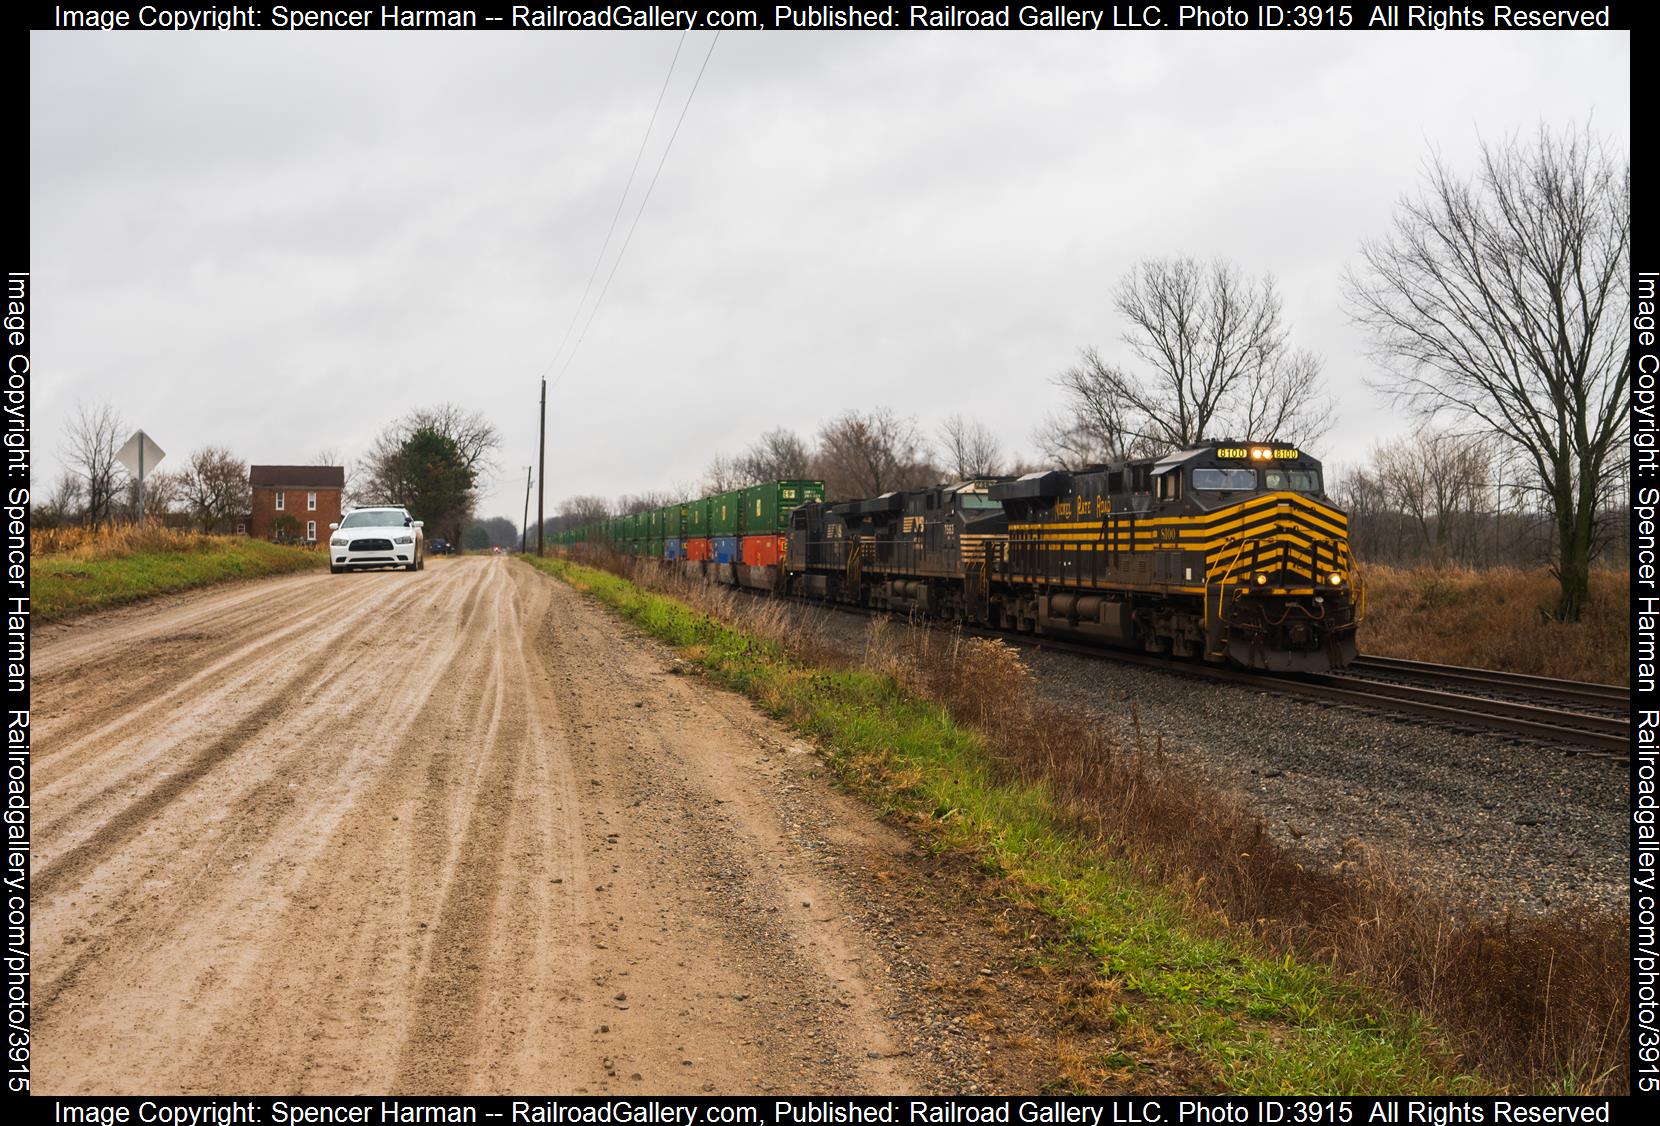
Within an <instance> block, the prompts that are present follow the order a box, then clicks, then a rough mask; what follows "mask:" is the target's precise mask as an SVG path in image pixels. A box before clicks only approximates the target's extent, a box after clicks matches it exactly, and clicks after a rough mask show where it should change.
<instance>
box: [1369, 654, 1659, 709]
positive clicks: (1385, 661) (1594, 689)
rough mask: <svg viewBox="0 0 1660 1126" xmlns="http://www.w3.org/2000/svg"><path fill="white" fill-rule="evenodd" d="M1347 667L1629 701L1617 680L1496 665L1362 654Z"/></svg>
mask: <svg viewBox="0 0 1660 1126" xmlns="http://www.w3.org/2000/svg"><path fill="white" fill-rule="evenodd" d="M1349 669H1350V670H1352V671H1354V672H1356V673H1366V672H1385V673H1404V674H1407V675H1410V676H1424V677H1432V678H1434V679H1436V680H1444V681H1447V682H1449V683H1453V684H1470V685H1476V686H1479V687H1486V688H1499V689H1508V690H1511V691H1516V692H1535V693H1538V694H1539V695H1541V696H1550V697H1554V698H1556V699H1560V700H1571V701H1573V702H1575V703H1580V704H1592V705H1595V706H1597V707H1616V708H1624V707H1629V706H1630V705H1631V689H1629V688H1623V687H1621V686H1620V685H1618V684H1596V683H1593V682H1591V681H1584V680H1558V679H1556V678H1555V677H1548V676H1530V675H1528V674H1527V673H1515V672H1504V671H1502V670H1499V669H1478V668H1470V667H1467V666H1465V665H1437V664H1432V663H1430V662H1428V661H1409V660H1406V659H1405V658H1402V657H1376V656H1372V655H1371V654H1365V655H1363V656H1361V657H1360V658H1358V659H1357V660H1356V661H1355V662H1354V663H1353V664H1351V665H1350V666H1349Z"/></svg>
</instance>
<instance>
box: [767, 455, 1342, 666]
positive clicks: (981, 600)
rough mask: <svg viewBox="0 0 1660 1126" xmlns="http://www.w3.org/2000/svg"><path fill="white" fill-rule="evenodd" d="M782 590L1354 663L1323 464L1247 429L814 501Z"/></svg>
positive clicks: (1173, 647) (1256, 655) (1203, 650)
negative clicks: (1244, 437) (1115, 459)
mask: <svg viewBox="0 0 1660 1126" xmlns="http://www.w3.org/2000/svg"><path fill="white" fill-rule="evenodd" d="M780 585H781V586H782V588H783V589H785V590H788V591H793V592H797V593H801V594H805V595H807V596H809V597H816V598H822V599H828V600H833V601H845V602H854V603H858V604H861V605H867V606H875V607H882V608H888V609H899V610H909V611H913V612H917V613H923V614H927V615H930V616H935V617H941V618H952V619H961V620H965V621H970V622H981V623H987V624H992V625H997V626H1000V627H1003V628H1008V629H1016V630H1022V631H1030V632H1034V633H1045V634H1059V635H1063V636H1071V637H1077V638H1082V639H1088V640H1093V641H1099V642H1104V643H1107V644H1113V645H1122V646H1133V647H1136V648H1140V649H1144V650H1147V651H1151V652H1162V653H1169V654H1172V655H1176V656H1189V657H1199V658H1203V659H1204V660H1207V661H1217V662H1224V661H1225V662H1230V663H1233V664H1237V665H1242V666H1245V667H1247V668H1258V669H1272V670H1278V671H1302V672H1318V671H1323V670H1326V669H1331V668H1340V667H1342V666H1344V665H1346V664H1348V663H1349V662H1350V661H1352V660H1353V659H1354V656H1355V652H1356V648H1355V630H1356V627H1357V626H1358V625H1359V621H1360V616H1361V611H1362V598H1363V595H1362V590H1361V587H1360V585H1359V582H1358V579H1357V578H1356V576H1355V574H1354V560H1353V557H1352V556H1351V555H1350V552H1349V543H1348V518H1347V516H1345V515H1344V513H1342V512H1341V511H1340V510H1338V509H1337V508H1336V507H1334V506H1333V505H1332V503H1331V501H1330V500H1329V499H1328V498H1327V497H1326V495H1325V492H1324V482H1323V480H1322V471H1321V467H1320V463H1319V462H1318V461H1317V460H1315V459H1314V458H1312V457H1310V456H1308V455H1307V454H1305V453H1303V452H1302V451H1300V450H1298V449H1296V448H1294V447H1291V446H1288V445H1285V444H1282V443H1246V442H1205V443H1202V444H1201V445H1199V446H1197V447H1195V448H1193V449H1188V450H1182V451H1179V452H1177V453H1173V454H1170V455H1168V456H1165V457H1161V458H1157V459H1143V460H1132V461H1125V462H1120V463H1116V464H1111V465H1103V466H1095V467H1091V468H1089V469H1085V470H1081V471H1076V472H1067V471H1059V470H1057V471H1051V472H1045V473H1032V474H1028V475H1026V476H1024V477H1021V478H1018V479H1008V478H991V479H981V480H976V481H968V482H963V483H960V484H956V485H947V486H939V487H936V488H932V489H923V490H918V491H915V492H904V493H888V494H886V495H884V496H881V497H876V498H873V499H870V500H861V501H851V502H847V503H844V504H837V505H822V504H812V505H804V506H802V507H801V508H799V509H797V510H796V511H795V513H793V514H792V517H791V523H790V530H789V541H788V548H787V553H786V556H785V559H784V563H783V574H782V575H781V583H780Z"/></svg>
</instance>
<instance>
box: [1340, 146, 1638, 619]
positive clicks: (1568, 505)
mask: <svg viewBox="0 0 1660 1126" xmlns="http://www.w3.org/2000/svg"><path fill="white" fill-rule="evenodd" d="M1426 181H1427V182H1426V183H1425V185H1424V186H1423V188H1422V189H1421V190H1420V192H1419V193H1418V195H1417V196H1416V197H1412V198H1406V199H1403V200H1402V201H1401V203H1400V207H1399V211H1398V213H1397V215H1396V217H1395V224H1394V228H1393V230H1392V231H1391V232H1390V233H1389V234H1388V235H1387V236H1385V237H1384V238H1382V239H1379V240H1376V241H1372V242H1367V243H1365V244H1364V245H1363V246H1362V248H1361V255H1362V260H1363V263H1364V265H1363V268H1362V269H1361V270H1360V271H1358V272H1356V271H1350V272H1349V274H1348V275H1347V276H1346V278H1345V286H1346V290H1347V296H1348V299H1349V302H1350V305H1351V308H1352V311H1353V315H1354V316H1355V318H1356V319H1357V320H1358V321H1359V322H1360V323H1362V324H1363V325H1365V326H1366V327H1367V328H1368V329H1370V330H1371V332H1372V335H1373V339H1374V341H1375V344H1376V352H1377V355H1378V356H1379V357H1380V358H1381V359H1382V361H1383V362H1384V363H1385V364H1386V365H1387V369H1388V372H1389V375H1388V376H1387V379H1386V382H1385V386H1386V387H1387V388H1388V389H1389V390H1390V391H1391V392H1393V393H1394V395H1395V396H1396V398H1397V400H1398V401H1401V402H1404V403H1407V404H1409V405H1411V406H1413V407H1414V408H1416V409H1417V410H1418V411H1419V412H1421V413H1422V414H1423V415H1425V416H1429V417H1433V416H1435V415H1437V414H1440V413H1448V414H1451V415H1453V416H1454V417H1456V418H1458V419H1459V420H1460V421H1461V422H1479V423H1481V424H1485V425H1486V426H1488V427H1490V428H1491V429H1492V431H1493V432H1494V433H1496V434H1498V435H1500V436H1501V437H1502V439H1503V440H1504V441H1505V442H1507V443H1509V444H1511V445H1513V446H1515V447H1517V448H1518V449H1520V450H1522V451H1524V452H1525V454H1526V455H1527V458H1528V460H1529V461H1530V462H1531V465H1532V468H1533V470H1534V472H1535V473H1536V474H1537V475H1538V478H1539V480H1540V481H1541V482H1542V483H1543V486H1544V491H1545V494H1546V496H1547V497H1548V499H1549V504H1550V511H1551V515H1552V517H1553V520H1554V523H1555V531H1556V550H1555V555H1556V560H1555V565H1554V566H1555V572H1556V576H1557V580H1558V583H1559V586H1560V594H1559V597H1558V602H1557V613H1558V615H1559V616H1560V617H1562V618H1564V619H1569V620H1572V619H1577V618H1578V617H1579V615H1580V611H1581V609H1582V608H1583V606H1584V604H1585V600H1586V599H1587V597H1589V593H1590V560H1591V550H1592V546H1593V543H1594V541H1595V538H1596V535H1595V534H1596V522H1597V517H1598V508H1597V500H1598V495H1599V491H1601V490H1604V489H1605V483H1604V481H1603V476H1604V473H1605V471H1606V470H1607V469H1608V468H1609V459H1610V456H1611V455H1612V454H1613V453H1614V451H1616V450H1618V449H1620V448H1621V447H1622V446H1623V444H1624V442H1625V440H1626V436H1627V434H1628V429H1629V426H1628V419H1627V416H1626V409H1627V403H1626V388H1627V383H1628V379H1629V370H1628V365H1629V364H1630V359H1631V352H1630V336H1629V330H1628V326H1629V324H1630V319H1631V318H1630V313H1631V289H1630V258H1631V166H1630V164H1629V162H1625V163H1622V162H1620V161H1619V160H1618V159H1617V158H1616V157H1615V155H1614V154H1613V152H1612V151H1611V150H1610V148H1609V147H1608V145H1607V144H1606V143H1604V142H1603V141H1602V140H1601V139H1599V138H1597V137H1594V136H1592V135H1591V134H1590V133H1589V130H1580V129H1578V128H1577V127H1570V128H1569V129H1567V130H1566V131H1565V132H1564V133H1563V134H1562V135H1560V136H1557V135H1553V134H1552V133H1551V132H1550V131H1549V129H1547V128H1546V127H1545V126H1543V125H1541V126H1540V129H1539V132H1538V135H1537V137H1536V139H1535V140H1534V142H1533V143H1532V144H1531V145H1530V146H1526V147H1524V146H1523V145H1522V144H1521V143H1520V142H1519V141H1518V140H1516V139H1514V138H1512V139H1511V140H1509V141H1507V142H1505V143H1503V144H1485V143H1484V144H1483V145H1482V155H1481V162H1480V167H1479V169H1478V170H1477V173H1476V175H1475V177H1474V179H1472V180H1465V179H1462V178H1461V177H1459V176H1458V175H1457V174H1456V173H1455V172H1454V171H1453V170H1452V169H1450V168H1448V167H1447V165H1446V164H1444V163H1443V162H1442V161H1441V160H1440V158H1439V157H1437V158H1435V159H1433V160H1432V161H1431V163H1430V166H1429V168H1428V171H1427V174H1426Z"/></svg>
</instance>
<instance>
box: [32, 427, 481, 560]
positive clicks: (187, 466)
mask: <svg viewBox="0 0 1660 1126" xmlns="http://www.w3.org/2000/svg"><path fill="white" fill-rule="evenodd" d="M128 433H129V428H128V426H127V425H126V423H125V422H123V421H122V418H121V416H120V414H119V413H118V412H117V411H116V410H115V409H114V407H112V406H110V405H109V404H107V403H105V404H98V405H87V404H82V405H79V406H77V407H76V408H75V410H74V412H73V413H72V414H71V415H70V417H69V420H68V421H67V422H66V423H65V426H64V432H63V440H62V443H61V445H60V447H59V454H60V458H61V460H62V462H63V464H64V470H63V472H62V474H61V475H60V476H59V478H58V480H57V481H56V482H55V483H54V485H53V487H52V490H51V492H50V493H49V494H48V495H47V496H46V498H45V499H44V500H37V502H36V503H35V504H34V505H33V506H32V508H31V511H30V518H31V521H32V522H33V523H34V525H35V526H37V527H54V526H58V525H62V524H84V525H87V526H90V527H94V528H97V527H100V526H103V525H106V524H111V523H126V522H132V521H134V520H136V519H137V518H138V514H139V510H138V505H139V499H138V482H137V481H135V480H133V479H132V478H131V477H130V476H129V475H128V473H127V471H126V469H125V468H123V467H122V465H121V463H120V461H119V460H118V459H117V456H116V455H117V454H118V453H119V452H120V449H121V446H122V444H123V443H124V442H125V441H126V436H127V434H128ZM500 445H501V436H500V433H499V432H498V431H497V430H496V428H495V426H494V425H493V424H492V423H490V422H489V421H488V420H487V419H486V418H485V417H484V416H483V415H482V414H480V413H479V412H477V411H468V410H465V409H464V408H462V407H459V406H456V405H455V404H453V403H444V404H441V405H439V406H435V407H421V408H417V409H415V410H412V411H410V412H409V413H408V414H406V415H404V416H403V417H401V418H398V419H396V420H394V421H393V422H391V423H388V424H387V426H386V427H385V428H384V429H383V430H382V431H381V432H380V434H379V435H377V436H376V438H375V440H374V442H373V443H372V444H371V446H370V448H369V451H368V453H367V454H366V455H365V456H364V457H363V458H361V459H360V460H359V461H358V462H357V463H356V464H354V465H346V464H345V462H344V461H343V460H342V459H341V458H340V457H339V455H337V454H336V453H335V452H334V451H332V450H324V451H322V452H320V453H318V454H317V455H316V456H314V457H313V458H312V459H311V461H310V462H309V464H312V465H341V466H342V467H343V468H344V469H345V471H346V480H345V488H344V490H343V492H342V496H341V500H342V504H343V506H344V507H348V508H349V507H353V506H359V505H376V504H397V505H403V506H404V507H406V508H408V509H409V510H410V512H411V513H413V514H414V516H415V517H416V519H419V520H422V521H424V522H425V523H426V525H427V528H428V529H429V531H430V534H432V535H433V536H443V537H447V538H449V539H450V540H451V542H454V543H460V542H462V540H463V532H464V530H466V529H467V528H468V527H469V526H470V525H471V524H472V523H473V520H474V510H475V509H476V507H477V504H478V494H479V488H480V486H481V485H482V484H483V483H484V482H485V481H486V480H487V479H488V475H489V474H490V473H491V472H492V471H493V470H494V468H495V464H494V457H495V453H496V450H497V449H498V448H499V447H500ZM252 506H253V492H252V486H251V485H250V483H249V476H248V463H247V462H246V461H244V460H242V459H241V458H239V457H238V456H236V454H235V453H233V452H232V451H231V450H230V449H229V448H227V447H225V446H220V445H207V446H203V447H201V448H199V449H197V450H195V451H193V452H192V453H191V454H190V455H189V457H188V458H187V459H186V460H185V462H184V465H183V466H182V467H180V468H179V469H176V470H161V469H158V470H155V471H151V472H147V473H146V474H145V475H144V498H143V507H144V515H145V517H146V519H155V520H158V521H160V522H162V523H165V524H168V525H171V526H175V527H188V528H193V529H195V530H197V531H201V532H208V533H215V534H225V533H229V532H233V531H235V530H236V527H237V525H238V524H239V523H241V522H242V521H244V520H246V519H247V516H248V514H249V512H250V511H251V509H252ZM283 520H284V518H282V517H279V518H278V527H277V529H276V531H277V532H278V534H279V535H282V534H284V532H285V531H286V536H287V538H293V537H296V536H298V534H299V524H298V521H297V520H295V519H294V518H293V517H291V516H290V517H286V520H287V527H286V529H285V527H284V524H283ZM497 531H498V532H499V529H498V530H497Z"/></svg>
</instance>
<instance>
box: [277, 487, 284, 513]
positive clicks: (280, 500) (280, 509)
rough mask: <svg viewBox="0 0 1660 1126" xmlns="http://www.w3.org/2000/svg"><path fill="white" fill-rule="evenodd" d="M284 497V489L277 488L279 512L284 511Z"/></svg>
mask: <svg viewBox="0 0 1660 1126" xmlns="http://www.w3.org/2000/svg"><path fill="white" fill-rule="evenodd" d="M282 499H283V498H282V490H281V489H278V490H277V511H278V512H281V511H282Z"/></svg>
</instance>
